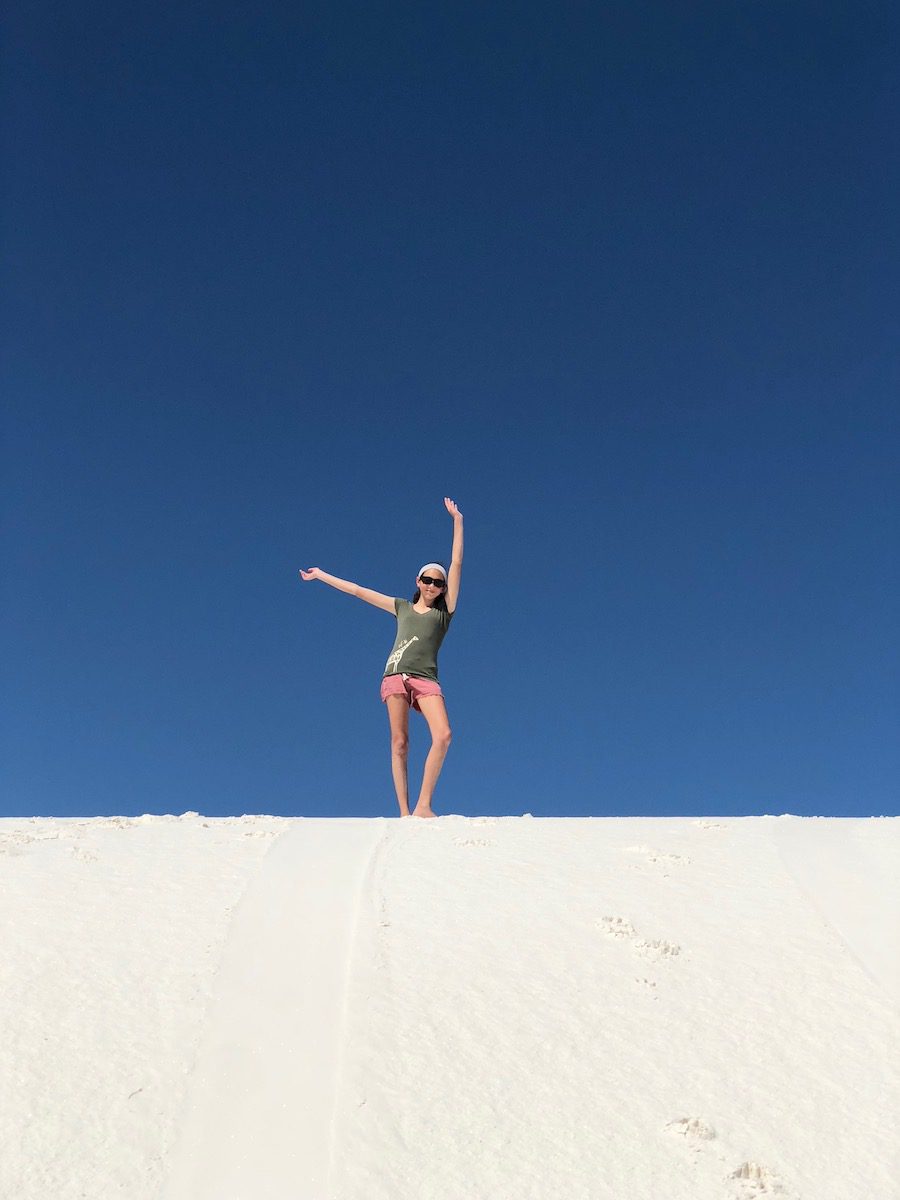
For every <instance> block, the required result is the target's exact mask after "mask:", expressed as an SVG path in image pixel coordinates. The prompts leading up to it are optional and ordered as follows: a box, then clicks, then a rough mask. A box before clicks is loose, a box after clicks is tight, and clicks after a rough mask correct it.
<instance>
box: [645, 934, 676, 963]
mask: <svg viewBox="0 0 900 1200" xmlns="http://www.w3.org/2000/svg"><path fill="white" fill-rule="evenodd" d="M634 948H635V950H637V951H638V953H639V954H643V955H644V957H645V958H652V959H654V960H655V961H659V960H660V959H662V958H674V957H675V955H676V954H680V953H681V947H680V946H679V945H677V944H676V943H675V942H666V941H663V940H662V939H661V938H656V939H655V940H654V941H652V942H648V941H645V940H644V939H641V941H639V942H635V945H634Z"/></svg>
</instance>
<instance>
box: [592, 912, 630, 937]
mask: <svg viewBox="0 0 900 1200" xmlns="http://www.w3.org/2000/svg"><path fill="white" fill-rule="evenodd" d="M597 924H598V925H599V927H600V928H601V929H602V930H603V932H604V933H608V934H609V935H610V937H617V938H633V937H637V930H636V929H635V927H634V926H633V925H632V923H631V922H630V921H626V920H625V918H624V917H601V918H600V920H599V921H598V922H597Z"/></svg>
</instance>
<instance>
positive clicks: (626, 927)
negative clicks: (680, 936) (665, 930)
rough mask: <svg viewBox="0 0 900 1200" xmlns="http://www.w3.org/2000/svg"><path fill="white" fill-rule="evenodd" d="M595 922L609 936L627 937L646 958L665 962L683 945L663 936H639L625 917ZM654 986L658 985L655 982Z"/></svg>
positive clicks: (600, 919) (633, 947)
mask: <svg viewBox="0 0 900 1200" xmlns="http://www.w3.org/2000/svg"><path fill="white" fill-rule="evenodd" d="M595 924H596V925H597V927H598V928H599V929H602V930H603V932H604V933H605V934H606V935H607V936H608V937H614V938H625V939H626V940H627V941H629V942H630V943H631V946H632V949H633V950H634V951H636V953H638V954H640V955H642V956H643V957H644V958H649V959H652V960H653V961H654V962H663V961H665V960H666V959H670V958H674V957H675V956H676V955H677V954H680V953H681V947H680V946H679V945H678V944H677V942H667V941H665V940H664V939H663V938H654V939H653V940H648V939H647V938H642V937H639V936H638V931H637V930H636V929H635V927H634V926H633V925H632V924H631V922H630V921H626V919H625V918H624V917H600V918H599V920H597V921H596V922H595ZM644 982H647V981H646V980H645V981H644ZM653 986H654V987H655V986H656V985H655V984H653Z"/></svg>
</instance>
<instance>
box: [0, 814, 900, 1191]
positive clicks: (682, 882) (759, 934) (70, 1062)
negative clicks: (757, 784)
mask: <svg viewBox="0 0 900 1200" xmlns="http://www.w3.org/2000/svg"><path fill="white" fill-rule="evenodd" d="M898 868H900V819H897V818H873V819H869V820H853V819H824V818H797V817H788V816H784V817H747V818H708V819H707V818H704V819H691V818H684V819H674V818H661V819H651V818H593V819H590V818H576V819H540V820H535V819H531V818H528V817H522V818H512V817H504V818H491V817H481V818H464V817H459V816H445V817H441V818H439V819H438V820H434V821H421V820H418V819H412V818H411V819H409V820H404V821H400V820H396V819H380V820H362V819H334V820H322V819H304V818H297V819H283V818H276V817H265V816H252V817H243V818H239V819H237V818H236V819H229V820H225V819H214V818H208V817H201V816H198V815H197V814H195V813H194V814H185V815H184V816H182V817H180V818H179V817H172V816H168V817H151V816H145V817H139V818H134V819H129V818H96V819H90V820H62V819H33V820H24V819H22V820H3V821H0V1032H2V1038H0V1197H3V1200H6V1198H7V1197H9V1198H10V1200H12V1198H15V1200H51V1198H52V1200H106V1198H107V1197H110V1198H111V1197H127V1198H128V1200H151V1198H152V1200H530V1198H533V1200H556V1198H559V1200H563V1198H564V1200H645V1198H646V1200H663V1198H664V1200H758V1198H763V1197H769V1196H772V1197H781V1198H783V1200H857V1198H858V1200H896V1198H897V1197H898V1196H900V1186H898V1180H900V1156H898V1153H897V1149H896V1132H897V1117H898V1115H900V1061H898V1046H900V1040H898V1032H900V952H898V946H900V907H898V891H897V887H896V880H897V879H898V877H900V870H898Z"/></svg>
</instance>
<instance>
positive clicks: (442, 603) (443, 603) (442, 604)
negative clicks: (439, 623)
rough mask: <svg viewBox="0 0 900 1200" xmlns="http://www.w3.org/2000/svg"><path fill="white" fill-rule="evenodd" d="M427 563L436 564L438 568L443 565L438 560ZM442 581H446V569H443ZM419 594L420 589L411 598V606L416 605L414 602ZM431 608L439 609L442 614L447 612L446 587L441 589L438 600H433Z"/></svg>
mask: <svg viewBox="0 0 900 1200" xmlns="http://www.w3.org/2000/svg"><path fill="white" fill-rule="evenodd" d="M429 561H431V562H433V563H436V564H437V565H438V566H441V567H444V564H443V563H442V562H441V560H440V559H439V558H432V559H430V560H429ZM444 579H445V581H446V579H447V568H446V567H444ZM421 594H422V589H421V588H416V592H415V595H414V596H413V598H412V602H413V604H415V603H416V601H417V600H418V599H419V597H420V596H421ZM431 607H432V608H439V609H440V610H441V611H442V612H446V611H447V588H446V587H444V588H442V590H441V594H440V595H439V596H438V598H437V599H436V600H435V602H434V604H432V606H431Z"/></svg>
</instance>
